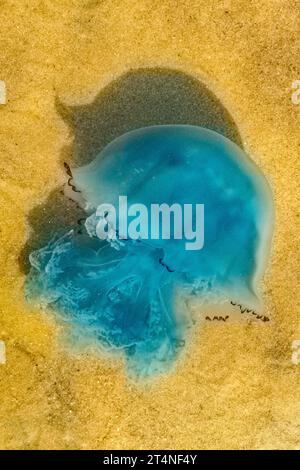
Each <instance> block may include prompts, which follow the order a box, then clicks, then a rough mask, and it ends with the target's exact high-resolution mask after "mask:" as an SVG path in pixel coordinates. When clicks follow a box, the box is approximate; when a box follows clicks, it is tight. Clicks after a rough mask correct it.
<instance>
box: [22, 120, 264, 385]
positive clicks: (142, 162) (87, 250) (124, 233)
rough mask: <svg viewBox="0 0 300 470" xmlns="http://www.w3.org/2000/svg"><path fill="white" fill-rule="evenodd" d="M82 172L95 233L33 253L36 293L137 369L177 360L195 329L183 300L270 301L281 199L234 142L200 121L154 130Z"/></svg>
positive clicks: (69, 236) (125, 139)
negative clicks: (270, 265) (264, 285)
mask: <svg viewBox="0 0 300 470" xmlns="http://www.w3.org/2000/svg"><path fill="white" fill-rule="evenodd" d="M72 176H73V183H74V188H76V193H74V192H73V194H71V197H73V198H75V199H77V202H79V203H80V204H81V205H82V207H84V209H85V211H86V219H85V223H84V226H85V230H84V233H81V234H79V233H77V231H76V230H75V229H72V230H70V231H69V232H68V233H66V234H64V235H63V236H58V237H56V238H55V239H54V240H52V241H51V242H50V243H49V244H48V245H47V246H45V247H43V248H41V249H39V250H38V251H35V252H33V253H31V255H30V263H31V266H32V268H31V271H30V274H29V276H28V279H27V281H26V295H27V297H28V298H29V299H31V300H33V299H34V300H35V301H38V302H39V303H41V304H42V305H46V306H48V307H50V308H51V309H53V310H54V311H55V312H57V314H58V315H60V316H61V317H63V318H64V320H65V321H67V322H69V323H70V324H71V325H72V326H73V328H75V329H76V330H77V331H78V332H80V335H83V336H85V337H86V338H89V341H90V342H91V344H96V345H99V346H100V347H101V348H103V349H104V350H106V351H111V352H115V353H117V352H119V353H120V354H123V356H124V357H125V361H126V365H127V369H128V371H129V373H130V374H133V375H135V376H152V375H154V374H157V373H161V372H164V371H166V370H167V369H168V368H169V367H170V366H171V365H172V364H173V363H174V361H175V359H176V357H177V356H178V353H179V351H180V349H181V348H182V346H183V345H184V342H185V339H186V335H187V329H188V328H189V325H190V321H189V312H188V302H185V301H182V299H189V298H197V299H198V300H199V301H200V302H209V301H211V300H213V299H214V300H216V299H217V300H220V301H226V300H230V299H234V300H235V301H237V302H240V303H242V304H243V305H246V306H247V307H249V308H257V306H259V305H260V303H261V300H260V296H259V285H260V281H261V279H262V275H263V273H264V269H265V265H266V262H267V259H268V253H269V248H270V240H271V234H272V224H273V205H272V195H271V191H270V188H269V186H268V184H267V181H266V180H265V178H264V176H263V175H262V174H261V172H260V171H259V169H258V168H257V167H256V166H255V164H254V163H253V162H252V161H251V160H250V158H249V157H248V156H247V155H246V154H245V153H244V152H243V151H242V150H241V149H240V148H239V147H237V146H236V145H235V144H234V143H232V142H231V141H229V140H228V139H226V138H225V137H223V136H221V135H219V134H217V133H216V132H214V131H211V130H207V129H204V128H200V127H196V126H188V125H186V126H183V125H170V126H153V127H147V128H142V129H138V130H135V131H133V132H129V133H127V134H125V135H123V136H121V137H119V138H117V139H116V140H114V141H113V142H111V143H110V144H109V145H108V146H107V147H106V148H104V150H103V151H101V152H100V153H99V154H98V155H97V157H96V158H95V159H94V160H93V161H92V162H91V163H90V164H88V165H86V166H84V167H80V168H75V169H73V171H72ZM80 335H79V336H80Z"/></svg>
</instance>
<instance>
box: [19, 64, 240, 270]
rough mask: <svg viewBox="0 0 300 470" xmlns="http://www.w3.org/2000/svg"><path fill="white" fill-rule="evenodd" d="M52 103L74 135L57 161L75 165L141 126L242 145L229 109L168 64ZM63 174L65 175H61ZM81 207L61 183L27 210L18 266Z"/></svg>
mask: <svg viewBox="0 0 300 470" xmlns="http://www.w3.org/2000/svg"><path fill="white" fill-rule="evenodd" d="M56 108H57V111H58V113H59V114H60V115H61V117H62V119H64V121H65V122H66V123H67V124H68V125H69V126H70V128H71V132H72V133H73V135H74V143H73V145H72V148H70V147H68V148H64V149H62V154H61V164H62V165H63V163H64V161H66V162H67V163H68V164H69V165H70V167H71V168H72V167H75V166H81V165H83V164H86V163H88V162H90V161H91V160H93V158H94V157H95V156H96V154H97V153H99V152H100V151H101V150H102V149H103V148H104V147H105V146H106V145H107V144H108V143H109V142H111V141H112V140H114V139H115V138H116V137H118V136H120V135H122V134H124V133H125V132H128V131H131V130H133V129H137V128H140V127H145V126H152V125H159V124H190V125H196V126H201V127H206V128H209V129H212V130H215V131H217V132H219V133H220V134H223V135H224V136H225V137H228V138H229V139H231V140H232V141H233V142H235V143H236V144H237V145H239V146H240V147H242V143H241V137H240V134H239V132H238V129H237V126H236V124H235V122H234V121H233V119H232V117H231V115H230V114H229V113H228V111H227V110H226V109H225V108H224V106H223V105H222V104H221V102H220V101H219V100H218V98H217V97H216V96H215V95H214V94H213V93H212V92H211V91H210V90H209V89H208V88H207V87H206V86H205V85H204V84H203V83H201V82H199V81H198V80H196V79H195V78H193V77H191V76H189V75H187V74H185V73H183V72H179V71H176V70H171V69H163V68H161V69H159V68H155V69H153V68H151V69H137V70H133V71H130V72H128V73H126V74H124V75H122V76H121V77H120V78H118V79H116V80H115V81H113V82H112V83H111V84H109V85H108V86H106V87H105V88H104V89H103V90H101V91H100V93H99V94H98V95H97V97H96V98H95V100H94V101H93V102H92V103H90V104H88V105H85V106H72V107H70V106H66V105H64V104H63V103H61V102H60V101H59V100H58V99H57V102H56ZM67 179H68V177H67V175H66V181H67ZM82 216H83V211H82V209H80V208H79V207H78V206H77V205H76V204H75V203H74V202H72V201H70V200H69V199H68V198H66V196H64V194H63V192H62V188H56V189H54V190H53V191H52V193H51V194H50V195H49V197H48V198H47V200H46V201H44V202H42V203H40V204H38V205H37V206H36V207H35V208H34V209H32V210H31V211H30V213H29V215H28V223H29V227H30V236H29V239H28V240H27V242H26V244H25V246H24V248H23V250H22V252H21V254H20V257H19V263H20V268H21V270H22V271H23V272H25V273H27V272H28V270H29V267H30V266H29V260H28V256H29V254H30V253H31V252H32V251H34V250H36V249H39V248H41V247H42V246H44V245H45V244H47V243H48V242H49V240H50V239H51V238H52V237H53V235H54V234H55V233H57V232H58V231H62V232H65V231H67V230H69V229H70V228H72V227H76V225H77V221H78V219H80V218H81V217H82Z"/></svg>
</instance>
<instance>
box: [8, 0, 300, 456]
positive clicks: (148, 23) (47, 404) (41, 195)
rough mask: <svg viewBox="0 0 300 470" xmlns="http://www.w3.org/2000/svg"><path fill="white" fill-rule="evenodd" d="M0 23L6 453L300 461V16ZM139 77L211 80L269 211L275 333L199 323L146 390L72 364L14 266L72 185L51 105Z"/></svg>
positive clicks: (272, 10) (64, 137)
mask: <svg viewBox="0 0 300 470" xmlns="http://www.w3.org/2000/svg"><path fill="white" fill-rule="evenodd" d="M0 24H1V30H0V79H1V80H5V81H6V84H7V93H8V103H7V104H6V105H5V106H3V105H0V135H1V139H0V149H1V159H0V168H1V170H0V216H1V225H0V236H1V241H0V276H1V279H0V339H1V340H3V341H5V343H6V348H7V362H6V364H5V365H0V396H1V399H0V447H1V448H6V449H10V448H18V449H20V448H34V449H37V448H42V449H45V448H99V449H107V448H122V449H127V448H129V449H130V448H131V449H132V448H133V449H134V448H148V449H155V448H175V449H177V448H203V449H212V448H222V449H228V448H234V449H265V448H291V449H300V437H299V436H300V398H299V397H300V364H299V365H296V364H293V363H292V361H291V354H292V350H291V344H292V341H293V340H295V339H300V315H299V314H300V308H299V306H300V289H299V263H300V257H299V249H298V246H299V233H300V232H299V229H300V227H299V212H298V207H299V203H300V201H299V176H300V175H299V169H300V168H299V166H300V164H299V161H300V160H299V152H300V129H299V126H300V106H296V105H293V104H292V102H291V91H292V90H291V83H292V82H293V81H294V80H296V79H300V60H299V46H300V3H299V2H298V1H297V0H253V1H249V0H233V1H230V0H223V1H221V0H209V1H208V0H103V1H97V0H30V1H25V0H11V1H9V0H2V1H0ZM140 67H168V68H171V69H175V70H181V71H183V72H185V73H187V74H190V75H192V76H193V77H195V78H196V79H197V78H198V79H200V80H204V82H205V83H207V84H208V85H209V86H210V87H211V89H212V90H213V91H214V92H215V93H216V94H217V95H218V96H219V97H220V99H221V100H222V102H223V104H224V105H225V106H226V107H227V109H228V110H229V111H230V112H231V114H232V116H233V118H234V120H235V122H236V123H237V125H238V127H239V130H240V132H241V136H242V140H243V145H244V147H245V148H246V150H247V151H248V152H249V153H250V154H251V156H252V157H253V159H254V160H255V161H256V163H257V164H258V165H259V166H260V167H261V168H262V170H263V171H264V173H265V174H266V176H267V177H268V179H269V181H270V183H271V185H272V188H273V191H274V194H275V201H276V231H275V238H274V243H273V253H272V264H271V266H270V268H269V270H268V274H267V276H266V279H265V294H264V296H265V303H266V306H267V307H266V312H267V313H268V315H269V316H270V317H271V319H272V321H271V322H269V323H266V324H263V323H261V322H257V323H251V324H245V323H241V324H239V323H236V322H233V323H227V322H226V323H222V322H218V323H217V322H206V323H204V325H203V326H201V328H199V329H198V331H197V332H196V334H195V339H194V341H193V342H192V344H191V345H190V347H189V348H188V349H187V351H186V354H185V355H184V357H183V358H182V360H181V361H180V363H179V364H178V367H177V371H176V373H174V374H171V375H170V376H166V377H165V378H163V379H161V380H160V381H159V382H157V383H155V384H153V385H151V386H144V387H136V386H135V385H134V384H131V383H129V382H128V381H127V380H126V379H125V377H124V373H123V366H122V364H116V363H115V362H109V361H108V360H104V359H99V358H96V357H94V356H93V355H87V354H86V355H82V356H77V357H74V356H72V355H71V354H70V353H68V352H66V351H65V350H64V349H63V348H62V345H61V343H62V341H61V337H62V336H61V334H60V333H61V330H60V328H59V327H58V326H57V324H56V323H55V321H54V319H53V318H51V317H50V316H46V315H44V314H42V313H41V312H38V311H37V310H35V311H34V309H33V308H32V309H30V307H28V306H26V305H25V303H24V300H23V282H24V274H23V273H22V272H21V270H20V264H19V262H18V258H19V257H20V253H21V252H22V249H23V246H24V244H25V243H26V240H27V238H28V236H29V232H28V231H29V227H28V225H27V224H26V221H27V219H26V216H27V214H28V213H29V212H30V210H31V209H32V208H34V207H36V206H37V204H39V203H42V201H43V200H45V199H46V198H47V196H48V194H50V193H51V191H53V190H54V189H55V188H57V187H58V186H59V185H60V184H61V183H62V182H63V181H64V179H65V175H64V172H63V167H62V164H61V149H62V147H63V146H65V145H67V144H68V143H70V139H71V138H72V135H71V134H70V131H69V130H68V128H67V126H66V124H65V123H64V122H63V120H62V118H61V117H60V115H59V114H58V112H57V109H56V107H55V97H57V96H59V97H60V99H61V100H62V101H64V102H67V103H69V104H84V103H87V102H89V101H91V100H92V99H93V97H94V96H95V95H96V94H97V93H98V92H99V91H100V90H101V89H102V88H103V87H105V86H106V85H108V84H109V83H110V82H111V81H112V80H114V79H116V78H118V77H119V76H121V75H122V74H123V73H125V72H127V71H128V70H129V69H132V68H133V69H135V68H140ZM44 228H45V227H44ZM297 283H298V288H297Z"/></svg>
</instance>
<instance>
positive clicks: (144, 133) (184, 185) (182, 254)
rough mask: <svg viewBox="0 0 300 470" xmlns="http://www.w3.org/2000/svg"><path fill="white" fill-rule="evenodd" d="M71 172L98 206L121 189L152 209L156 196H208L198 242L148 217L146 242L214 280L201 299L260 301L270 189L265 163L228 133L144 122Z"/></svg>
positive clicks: (115, 198)
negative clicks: (157, 231)
mask: <svg viewBox="0 0 300 470" xmlns="http://www.w3.org/2000/svg"><path fill="white" fill-rule="evenodd" d="M73 174H74V184H75V185H76V187H77V188H78V189H79V190H80V191H81V195H82V197H83V198H84V200H85V201H87V203H88V204H89V207H90V208H91V209H92V210H94V211H96V210H97V207H98V206H99V205H101V204H103V203H109V204H111V205H113V206H114V207H116V208H118V209H119V207H120V204H119V197H120V195H126V196H127V201H128V205H133V204H143V205H145V206H146V207H148V209H149V213H150V212H151V207H150V206H151V205H153V204H157V205H161V204H167V205H168V207H171V206H172V205H174V204H179V205H181V207H183V208H184V206H185V205H188V204H191V205H194V206H196V205H197V204H198V205H199V204H203V205H204V212H205V217H204V219H205V222H204V240H205V241H204V246H203V247H202V248H201V249H199V250H191V251H189V250H186V239H185V238H184V237H183V238H182V239H175V238H173V239H167V240H164V239H163V238H162V237H159V238H158V239H157V240H155V239H153V238H151V233H150V230H151V223H150V224H148V225H149V233H148V240H149V242H150V243H151V244H152V245H153V246H160V247H162V248H163V250H164V263H165V264H166V265H167V266H169V268H170V269H171V270H172V271H176V272H180V273H184V274H185V275H186V277H187V279H190V282H191V283H194V285H197V282H198V283H199V282H200V284H201V283H202V285H203V283H205V284H206V285H207V284H210V286H211V287H210V289H206V292H202V300H205V296H207V297H210V296H214V297H216V295H215V294H216V292H218V295H222V296H223V298H224V299H225V300H228V299H235V300H238V301H240V302H241V303H243V304H245V306H247V307H250V308H253V309H257V308H258V309H261V308H262V302H261V296H260V292H259V290H260V289H259V288H260V282H261V278H262V276H263V273H264V270H265V267H266V263H267V260H268V255H269V250H270V241H271V235H272V229H273V218H274V214H273V202H272V194H271V190H270V187H269V185H268V183H267V181H266V179H265V177H264V176H263V174H262V172H261V171H260V169H259V168H258V167H257V166H256V165H255V164H254V162H253V161H252V160H251V159H250V158H249V157H248V156H247V154H246V153H245V152H243V151H242V150H241V149H240V148H239V147H238V146H237V145H235V144H234V143H232V142H231V141H230V140H228V139H227V138H225V137H223V136H221V135H220V134H217V133H216V132H214V131H211V130H208V129H204V128H200V127H196V126H182V125H170V126H152V127H147V128H142V129H138V130H135V131H132V132H129V133H127V134H125V135H123V136H121V137H119V138H117V139H115V140H114V141H113V142H112V143H110V144H109V145H108V146H107V147H106V148H105V149H104V150H103V151H102V152H100V153H99V155H98V156H97V157H96V158H95V160H93V161H92V162H91V163H90V164H89V165H86V166H84V167H81V168H76V169H74V171H73ZM118 214H119V211H117V219H118ZM94 222H95V224H96V223H97V218H94ZM119 223H120V220H117V224H116V225H117V226H118V225H119ZM152 229H153V227H152ZM199 294H200V298H201V288H199ZM204 294H205V295H204Z"/></svg>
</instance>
